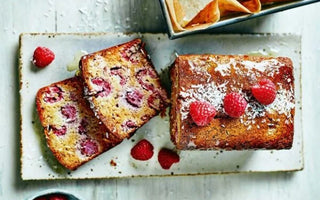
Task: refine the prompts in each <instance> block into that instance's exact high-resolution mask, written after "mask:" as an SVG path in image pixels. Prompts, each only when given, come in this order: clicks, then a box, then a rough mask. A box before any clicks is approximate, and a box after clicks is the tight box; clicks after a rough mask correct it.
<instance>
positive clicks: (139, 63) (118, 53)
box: [80, 39, 168, 139]
mask: <svg viewBox="0 0 320 200" xmlns="http://www.w3.org/2000/svg"><path fill="white" fill-rule="evenodd" d="M80 69H81V75H82V78H83V81H84V83H85V88H86V89H85V92H86V97H87V99H88V100H89V102H90V103H91V105H92V109H93V110H94V111H95V113H96V115H97V117H98V118H99V119H101V121H102V122H103V123H104V124H105V125H106V127H107V129H108V130H109V132H110V133H111V134H113V135H114V136H115V137H117V138H119V139H124V138H128V137H130V136H131V135H132V134H133V133H134V132H135V131H136V130H137V128H139V127H141V126H142V125H143V124H145V123H146V122H148V120H150V119H151V118H152V117H154V116H155V115H157V114H158V113H159V112H160V111H163V110H164V109H165V108H166V107H167V104H168V99H167V93H166V91H165V90H164V89H163V88H162V87H161V84H160V79H159V76H158V74H157V72H156V70H155V68H154V67H153V65H152V63H151V61H150V59H149V58H148V56H147V53H146V51H145V49H144V44H143V43H142V41H141V40H140V39H135V40H133V41H130V42H128V43H125V44H121V45H118V46H114V47H111V48H108V49H104V50H101V51H98V52H95V53H92V54H89V55H85V56H83V57H82V58H81V61H80Z"/></svg>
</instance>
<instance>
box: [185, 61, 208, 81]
mask: <svg viewBox="0 0 320 200" xmlns="http://www.w3.org/2000/svg"><path fill="white" fill-rule="evenodd" d="M188 64H189V66H190V69H191V70H192V71H194V72H195V73H196V74H198V75H201V76H204V77H205V78H207V82H210V79H211V76H210V74H209V73H208V71H207V69H206V67H205V65H206V63H205V61H203V60H200V59H194V60H193V61H190V60H189V61H188Z"/></svg>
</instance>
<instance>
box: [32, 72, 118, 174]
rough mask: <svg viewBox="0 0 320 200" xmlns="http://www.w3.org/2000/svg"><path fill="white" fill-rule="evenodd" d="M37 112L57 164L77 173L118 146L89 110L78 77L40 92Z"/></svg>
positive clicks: (52, 85)
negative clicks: (79, 168)
mask: <svg viewBox="0 0 320 200" xmlns="http://www.w3.org/2000/svg"><path fill="white" fill-rule="evenodd" d="M36 104H37V110H38V114H39V117H40V121H41V124H42V126H43V128H44V133H45V136H46V140H47V145H48V147H49V148H50V149H51V151H52V152H53V154H54V156H55V157H56V158H57V160H58V161H59V162H60V163H61V164H62V165H63V166H64V167H66V168H68V169H70V170H75V169H76V168H78V167H79V166H80V165H82V164H84V163H86V162H87V161H89V160H91V159H93V158H94V157H96V156H98V155H99V154H101V153H103V152H104V151H106V150H108V149H110V148H111V147H113V146H115V145H116V144H117V143H118V140H116V139H113V138H111V137H110V136H109V135H108V134H107V129H106V127H105V126H104V124H103V123H101V122H100V121H99V120H98V119H97V118H96V117H95V116H94V113H93V111H92V110H91V109H90V105H89V104H88V102H87V101H86V100H85V99H84V96H83V84H82V82H81V79H80V78H79V77H74V78H70V79H67V80H64V81H60V82H57V83H53V84H51V85H49V86H46V87H43V88H41V89H40V90H39V91H38V93H37V96H36Z"/></svg>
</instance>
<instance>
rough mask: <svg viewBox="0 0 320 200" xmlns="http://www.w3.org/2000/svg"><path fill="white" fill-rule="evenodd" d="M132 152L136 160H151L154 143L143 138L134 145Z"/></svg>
mask: <svg viewBox="0 0 320 200" xmlns="http://www.w3.org/2000/svg"><path fill="white" fill-rule="evenodd" d="M130 154H131V156H132V157H133V158H134V159H136V160H143V161H144V160H149V159H150V158H152V156H153V145H152V144H151V143H150V142H149V141H148V140H146V139H143V140H141V141H139V142H138V143H137V144H136V145H135V146H134V147H132V149H131V152H130Z"/></svg>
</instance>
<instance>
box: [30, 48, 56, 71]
mask: <svg viewBox="0 0 320 200" xmlns="http://www.w3.org/2000/svg"><path fill="white" fill-rule="evenodd" d="M54 58H55V55H54V53H53V52H52V51H51V50H50V49H48V48H47V47H37V48H36V49H35V50H34V52H33V59H32V62H33V64H34V65H35V66H37V67H38V68H44V67H46V66H48V65H49V64H50V63H52V61H53V60H54Z"/></svg>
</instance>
